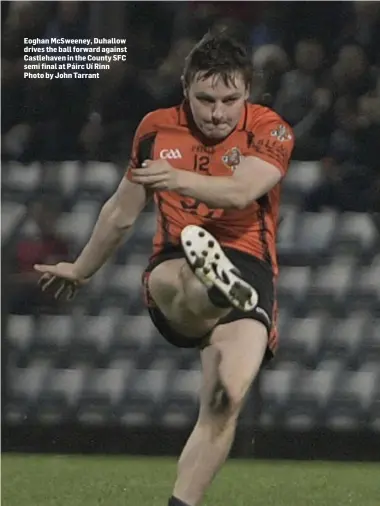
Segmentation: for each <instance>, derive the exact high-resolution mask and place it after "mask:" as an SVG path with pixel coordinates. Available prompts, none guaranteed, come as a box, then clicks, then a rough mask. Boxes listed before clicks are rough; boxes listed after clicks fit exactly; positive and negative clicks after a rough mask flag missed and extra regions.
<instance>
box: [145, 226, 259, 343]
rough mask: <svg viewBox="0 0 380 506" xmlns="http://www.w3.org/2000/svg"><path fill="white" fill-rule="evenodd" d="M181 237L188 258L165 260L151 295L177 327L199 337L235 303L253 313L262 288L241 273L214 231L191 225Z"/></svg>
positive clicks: (155, 275) (151, 282)
mask: <svg viewBox="0 0 380 506" xmlns="http://www.w3.org/2000/svg"><path fill="white" fill-rule="evenodd" d="M181 240H182V245H183V250H184V252H185V254H186V256H187V259H188V261H187V262H186V261H185V260H182V259H175V260H168V261H166V262H163V263H162V264H160V265H158V266H157V267H156V268H155V269H154V270H153V272H152V273H151V275H150V278H149V289H150V292H151V295H152V297H153V299H154V300H155V302H156V303H157V305H158V306H159V308H160V310H161V311H162V313H163V314H164V315H165V316H166V318H167V319H168V320H169V321H170V323H171V324H172V326H173V328H175V329H176V330H179V331H180V332H181V333H182V334H184V335H186V336H189V337H195V338H198V337H199V336H201V335H204V334H205V333H207V332H208V331H209V330H211V329H212V328H214V326H215V325H216V323H217V322H218V321H219V320H220V319H221V318H223V317H224V316H226V315H227V314H228V313H229V312H230V311H231V309H232V308H233V307H237V308H239V309H240V310H242V311H251V310H252V309H253V308H254V307H255V306H256V304H257V301H258V296H257V292H256V290H255V289H254V288H253V287H252V286H251V285H249V284H248V283H247V282H245V281H244V280H243V279H242V278H241V277H240V276H239V273H238V271H237V269H236V267H235V266H234V265H233V264H232V263H231V262H230V261H229V260H228V258H227V257H226V255H225V253H224V252H223V250H222V248H221V246H220V245H219V243H218V241H217V240H216V239H215V238H214V237H213V236H212V235H211V234H209V233H208V232H207V231H206V230H204V229H202V228H200V227H196V226H188V227H185V229H184V230H183V231H182V234H181Z"/></svg>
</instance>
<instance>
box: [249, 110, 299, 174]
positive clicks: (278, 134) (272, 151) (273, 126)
mask: <svg viewBox="0 0 380 506" xmlns="http://www.w3.org/2000/svg"><path fill="white" fill-rule="evenodd" d="M250 133H251V142H250V148H249V150H248V156H255V157H257V158H260V159H261V160H264V161H265V162H268V163H270V164H272V165H274V166H275V167H277V168H278V169H279V170H280V172H281V174H282V175H283V176H285V174H286V172H287V170H288V167H289V161H290V158H291V155H292V152H293V148H294V133H293V131H292V129H291V127H290V126H289V125H288V124H287V123H286V122H285V121H284V120H283V119H282V118H281V117H280V116H279V115H278V114H276V113H275V112H273V111H270V112H268V113H265V114H263V115H262V117H261V118H260V119H259V120H258V121H257V123H256V125H254V127H253V128H252V130H251V132H250Z"/></svg>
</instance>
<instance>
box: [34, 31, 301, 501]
mask: <svg viewBox="0 0 380 506" xmlns="http://www.w3.org/2000/svg"><path fill="white" fill-rule="evenodd" d="M252 74H253V69H252V64H251V60H250V57H249V55H248V54H247V52H246V51H245V49H244V48H242V47H241V46H240V45H239V44H238V43H237V42H236V41H234V40H232V39H230V38H229V37H227V36H225V35H223V34H222V35H216V36H213V35H211V34H208V35H206V36H205V37H204V38H203V39H202V40H201V41H200V42H199V43H198V44H197V45H196V46H195V47H194V48H193V49H192V51H191V52H190V54H189V56H188V57H187V59H186V63H185V68H184V71H183V77H182V82H183V90H184V101H183V103H182V104H181V105H179V106H178V107H172V108H169V109H161V110H156V111H153V112H151V113H149V114H148V115H147V116H146V117H144V118H143V120H142V121H141V123H140V125H139V126H138V128H137V131H136V134H135V138H134V143H133V148H132V151H133V152H132V156H131V161H130V164H129V167H128V168H127V171H126V175H125V177H124V178H123V180H122V181H121V183H120V186H119V187H118V189H117V190H116V192H115V194H114V195H112V197H111V198H110V199H109V200H108V201H107V202H106V203H105V204H104V206H103V208H102V210H101V212H100V215H99V218H98V221H97V223H96V225H95V228H94V231H93V233H92V236H91V238H90V240H89V242H88V243H87V245H86V247H85V248H84V250H83V251H82V253H81V254H80V255H79V257H78V258H77V259H76V261H75V262H74V263H59V264H57V265H54V266H46V265H44V266H41V265H40V266H36V267H35V268H36V270H38V271H39V272H41V273H42V274H43V275H42V278H41V285H42V287H43V289H50V290H53V291H54V292H55V294H56V297H61V296H63V295H65V294H67V296H68V297H69V298H71V297H72V296H73V294H74V293H75V291H76V290H77V288H79V287H80V286H81V285H82V284H84V283H85V282H86V281H87V280H89V279H90V278H91V277H92V276H93V275H94V274H95V273H96V272H97V271H98V270H99V269H100V268H101V266H102V265H103V264H104V263H105V262H106V261H107V259H108V258H109V257H110V256H111V254H112V253H113V252H114V251H115V249H116V248H117V247H118V246H119V245H120V243H121V242H122V241H123V238H124V236H125V233H126V232H127V231H128V230H129V229H130V227H132V225H133V224H134V223H135V221H136V219H137V217H138V216H139V214H140V212H141V211H142V209H143V208H144V206H145V205H146V203H147V201H148V199H149V198H150V197H151V196H153V198H154V200H155V203H156V205H157V231H156V234H155V236H154V238H153V253H152V255H151V257H150V260H149V263H148V266H147V268H146V270H145V272H144V275H143V290H144V293H145V300H146V304H147V308H148V311H149V314H150V317H151V319H152V321H153V323H154V324H155V326H156V327H157V329H158V330H159V331H160V333H161V334H162V335H163V337H164V338H166V339H167V340H168V341H169V342H170V343H172V344H173V345H174V346H178V347H194V348H198V349H199V350H200V355H201V362H202V376H203V381H202V390H201V393H200V409H199V415H198V420H197V423H196V425H195V427H194V430H193V432H192V434H191V436H190V438H189V440H188V441H187V444H186V446H185V448H184V450H183V452H182V455H181V457H180V459H179V462H178V472H177V479H176V482H175V484H174V488H173V492H172V496H171V497H170V499H169V503H168V504H169V506H197V505H199V504H200V503H201V501H202V498H203V496H204V494H205V491H206V489H207V488H208V487H209V485H210V484H211V482H212V480H213V478H214V476H215V474H216V473H217V472H218V470H219V469H220V468H221V466H222V465H223V463H224V462H225V460H226V458H227V456H228V454H229V451H230V448H231V445H232V442H233V439H234V434H235V428H236V424H237V419H238V416H239V413H240V411H241V409H242V406H243V403H244V400H245V398H246V395H247V392H248V391H249V389H250V386H251V384H252V382H253V380H254V378H255V377H256V375H257V373H258V371H259V369H260V366H261V364H262V363H263V360H264V359H265V358H270V357H271V356H272V355H273V354H274V353H275V350H276V346H277V334H276V297H275V286H274V285H275V279H276V276H277V274H278V268H277V258H276V246H275V244H276V230H277V221H278V212H279V199H280V183H281V181H282V179H283V178H284V176H285V174H286V172H287V168H288V164H289V159H290V156H291V153H292V149H293V144H294V139H293V133H292V131H291V129H290V127H289V126H288V125H287V124H286V123H285V122H284V121H283V119H281V118H280V117H279V116H278V115H277V114H276V113H275V112H273V111H272V110H270V109H268V108H265V107H262V106H258V105H254V104H250V103H248V102H247V99H248V96H249V94H250V85H251V79H252Z"/></svg>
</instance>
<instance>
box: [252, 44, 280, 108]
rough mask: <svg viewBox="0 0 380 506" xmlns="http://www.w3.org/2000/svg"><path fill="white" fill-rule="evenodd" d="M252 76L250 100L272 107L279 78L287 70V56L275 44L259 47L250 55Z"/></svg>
mask: <svg viewBox="0 0 380 506" xmlns="http://www.w3.org/2000/svg"><path fill="white" fill-rule="evenodd" d="M252 59H253V68H254V71H255V74H254V76H253V82H252V90H251V96H250V100H251V101H252V102H254V103H259V104H262V105H265V106H267V107H273V104H274V102H275V99H276V96H277V93H278V90H279V87H280V83H281V76H282V75H283V73H284V72H285V71H286V70H287V68H288V65H289V61H288V57H287V54H286V53H285V51H284V50H283V49H282V48H281V47H280V46H276V45H275V44H268V45H265V46H261V47H260V48H259V49H257V50H255V51H254V52H253V55H252Z"/></svg>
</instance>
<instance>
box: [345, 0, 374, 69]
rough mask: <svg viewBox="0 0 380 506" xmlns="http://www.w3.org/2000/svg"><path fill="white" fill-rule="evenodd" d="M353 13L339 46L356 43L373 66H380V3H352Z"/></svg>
mask: <svg viewBox="0 0 380 506" xmlns="http://www.w3.org/2000/svg"><path fill="white" fill-rule="evenodd" d="M352 6H353V12H352V15H351V16H350V21H349V22H348V23H347V24H346V26H345V28H344V30H342V35H341V37H340V40H339V45H343V44H345V43H349V42H352V43H356V44H359V45H360V46H361V47H363V48H364V49H365V51H366V53H367V55H368V57H369V61H370V63H371V65H374V64H377V65H379V64H380V52H379V46H380V3H379V2H365V1H364V2H362V1H356V2H352Z"/></svg>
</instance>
